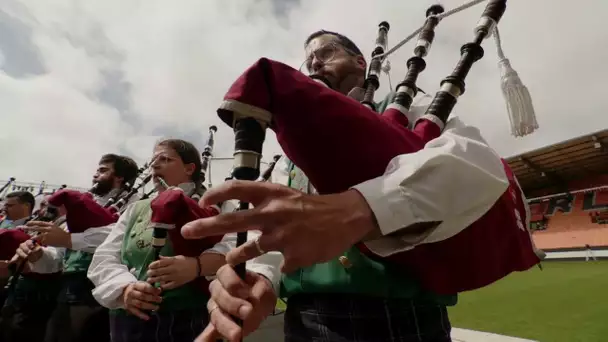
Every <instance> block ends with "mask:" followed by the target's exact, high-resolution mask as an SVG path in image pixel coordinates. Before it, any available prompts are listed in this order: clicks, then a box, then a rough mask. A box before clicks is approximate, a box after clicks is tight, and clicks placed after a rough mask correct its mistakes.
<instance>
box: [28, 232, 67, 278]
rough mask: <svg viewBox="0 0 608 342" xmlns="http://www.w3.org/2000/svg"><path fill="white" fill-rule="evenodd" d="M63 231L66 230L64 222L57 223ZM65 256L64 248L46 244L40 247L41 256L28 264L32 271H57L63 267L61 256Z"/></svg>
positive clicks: (42, 272) (41, 272) (45, 272)
mask: <svg viewBox="0 0 608 342" xmlns="http://www.w3.org/2000/svg"><path fill="white" fill-rule="evenodd" d="M59 227H60V228H61V229H63V230H65V231H67V230H68V228H67V225H66V224H65V223H63V224H61V225H59ZM64 256H65V248H63V247H53V246H46V247H42V256H41V257H40V259H38V260H36V262H29V261H28V266H29V268H30V270H31V271H32V272H34V273H40V274H49V273H57V272H60V271H61V270H62V269H63V258H64Z"/></svg>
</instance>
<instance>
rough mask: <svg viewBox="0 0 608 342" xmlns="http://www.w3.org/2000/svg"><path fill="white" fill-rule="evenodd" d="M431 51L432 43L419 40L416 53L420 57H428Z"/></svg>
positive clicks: (415, 49)
mask: <svg viewBox="0 0 608 342" xmlns="http://www.w3.org/2000/svg"><path fill="white" fill-rule="evenodd" d="M430 49H431V42H429V41H428V40H426V39H418V41H417V42H416V47H414V52H415V53H416V54H417V55H418V56H420V57H426V55H427V54H428V53H429V50H430Z"/></svg>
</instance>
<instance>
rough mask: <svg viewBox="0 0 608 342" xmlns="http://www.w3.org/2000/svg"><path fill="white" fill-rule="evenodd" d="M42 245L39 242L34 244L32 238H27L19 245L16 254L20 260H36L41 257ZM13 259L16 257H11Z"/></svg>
mask: <svg viewBox="0 0 608 342" xmlns="http://www.w3.org/2000/svg"><path fill="white" fill-rule="evenodd" d="M42 253H43V250H42V247H41V246H40V245H39V244H35V243H34V242H32V240H27V241H25V242H23V243H21V244H20V245H19V248H17V251H16V256H17V257H18V258H19V259H21V260H27V261H29V262H36V261H38V260H40V258H42ZM13 260H15V262H16V260H17V258H15V257H13V259H12V260H11V262H13Z"/></svg>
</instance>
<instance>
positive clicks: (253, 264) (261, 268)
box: [206, 230, 283, 294]
mask: <svg viewBox="0 0 608 342" xmlns="http://www.w3.org/2000/svg"><path fill="white" fill-rule="evenodd" d="M259 236H260V232H259V231H256V230H250V231H249V232H248V234H247V240H248V241H253V240H255V239H257V238H258V237H259ZM233 248H236V234H234V233H231V234H226V235H224V238H223V239H222V241H221V242H220V243H218V244H216V245H215V247H214V248H213V251H212V252H215V253H219V254H224V255H225V254H227V253H228V252H229V251H230V250H231V249H233ZM206 252H208V251H206ZM281 261H283V254H281V253H280V252H276V251H272V252H268V253H266V254H263V255H261V256H259V257H257V258H254V259H251V260H249V261H247V263H246V264H245V268H246V269H247V270H248V271H250V272H254V273H257V274H260V275H262V276H264V277H266V279H268V280H269V281H270V282H271V283H272V288H273V289H274V291H275V293H277V294H278V293H279V283H280V281H281V271H280V268H279V266H280V264H281ZM206 278H207V280H213V279H214V278H215V276H208V277H206Z"/></svg>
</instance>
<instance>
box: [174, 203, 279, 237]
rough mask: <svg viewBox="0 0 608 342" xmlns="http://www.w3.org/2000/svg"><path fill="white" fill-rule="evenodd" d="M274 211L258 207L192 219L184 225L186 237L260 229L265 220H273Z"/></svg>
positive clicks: (183, 234) (183, 231)
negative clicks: (263, 210)
mask: <svg viewBox="0 0 608 342" xmlns="http://www.w3.org/2000/svg"><path fill="white" fill-rule="evenodd" d="M272 216H273V213H268V212H262V211H260V210H259V209H257V208H253V209H250V210H241V211H235V212H232V213H224V214H220V215H217V216H213V217H207V218H202V219H198V220H195V221H192V222H190V223H187V224H185V225H184V226H183V227H182V230H181V232H182V236H183V237H184V238H186V239H201V238H204V237H207V236H214V235H224V234H228V233H239V232H246V231H248V230H256V229H260V228H259V227H261V226H262V225H263V224H264V223H265V222H268V221H272V220H273V219H272Z"/></svg>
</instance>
